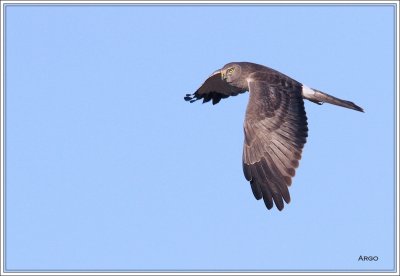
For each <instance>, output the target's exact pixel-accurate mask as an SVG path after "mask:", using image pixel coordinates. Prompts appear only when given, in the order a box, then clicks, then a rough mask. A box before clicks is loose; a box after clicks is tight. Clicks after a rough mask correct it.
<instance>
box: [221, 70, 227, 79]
mask: <svg viewBox="0 0 400 276" xmlns="http://www.w3.org/2000/svg"><path fill="white" fill-rule="evenodd" d="M220 73H221V79H222V80H225V79H226V75H225V72H224V71H222V70H220Z"/></svg>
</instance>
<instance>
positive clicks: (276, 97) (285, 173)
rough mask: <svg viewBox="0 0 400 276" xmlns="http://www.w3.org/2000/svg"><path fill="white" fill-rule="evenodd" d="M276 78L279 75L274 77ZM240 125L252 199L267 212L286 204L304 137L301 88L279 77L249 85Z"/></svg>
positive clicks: (304, 116) (244, 161)
mask: <svg viewBox="0 0 400 276" xmlns="http://www.w3.org/2000/svg"><path fill="white" fill-rule="evenodd" d="M276 76H279V75H276ZM249 91H250V99H249V103H248V106H247V111H246V119H245V122H244V134H245V141H244V148H243V171H244V175H245V177H246V179H247V180H248V181H250V184H251V188H252V191H253V194H254V196H255V198H256V199H261V198H263V199H264V203H265V205H266V206H267V208H268V209H271V208H272V207H273V206H274V204H273V202H275V205H276V207H277V208H278V209H279V210H282V209H283V207H284V202H283V200H284V201H285V202H286V203H289V202H290V194H289V190H288V186H290V184H291V178H292V177H293V176H294V175H295V169H296V168H297V167H298V165H299V160H300V159H301V153H302V149H303V146H304V144H305V143H306V137H307V132H308V128H307V117H306V113H305V110H304V103H303V99H302V95H301V85H299V84H298V83H295V82H290V81H288V78H286V77H285V78H283V79H279V77H278V78H277V79H276V80H274V81H271V80H269V81H268V83H267V82H265V81H251V82H249Z"/></svg>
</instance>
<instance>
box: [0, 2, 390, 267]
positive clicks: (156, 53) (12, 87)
mask: <svg viewBox="0 0 400 276" xmlns="http://www.w3.org/2000/svg"><path fill="white" fill-rule="evenodd" d="M5 11H6V13H5V16H6V17H5V23H6V25H5V30H6V36H5V46H6V67H5V69H6V75H5V76H6V84H5V99H6V120H5V123H6V133H5V142H6V159H5V160H6V167H5V168H6V170H5V172H6V183H5V191H6V213H5V214H6V217H5V218H6V220H5V231H6V232H5V234H6V235H5V241H6V263H5V267H6V269H7V270H10V271H13V270H267V271H270V270H329V271H330V270H362V271H366V270H368V271H370V270H392V269H394V243H395V241H394V202H395V201H394V200H395V194H394V184H395V183H394V99H395V95H394V81H395V79H394V58H395V57H394V40H393V39H394V21H393V20H394V7H392V6H376V5H375V6H374V5H370V6H355V5H353V6H312V5H308V6H301V5H293V6H284V5H278V6H271V5H265V6H261V5H258V6H243V5H242V6H240V5H239V6H224V5H220V6H200V5H198V6H188V5H186V6H150V5H148V6H135V5H124V6H118V5H111V6H110V5H109V6H107V5H105V6H100V5H98V6H94V5H87V6H69V5H59V6H49V5H40V6H39V5H36V6H35V5H25V6H24V5H7V6H6V10H5ZM231 61H251V62H255V63H260V64H264V65H267V66H269V67H272V68H274V69H277V70H279V71H281V72H283V73H285V74H287V75H289V76H291V77H293V78H294V79H296V80H298V81H300V82H302V83H305V84H306V85H308V86H310V87H314V88H317V89H319V90H322V91H325V92H327V93H330V94H332V95H335V96H337V97H341V98H344V99H347V100H351V101H354V102H355V103H357V104H358V105H360V106H362V107H363V108H364V109H365V111H366V112H365V114H363V113H360V112H356V111H353V110H348V109H344V108H341V107H337V106H331V105H328V104H325V105H322V106H318V105H316V104H313V103H311V102H306V103H305V107H306V111H307V116H308V118H309V120H308V123H309V129H310V130H309V138H308V141H307V144H306V145H305V148H304V151H303V158H302V160H301V162H300V167H299V168H298V170H297V172H296V176H295V178H294V179H293V184H292V187H291V188H290V193H291V197H292V202H291V203H290V204H289V205H286V206H285V209H284V210H283V211H282V212H279V211H278V210H277V209H275V208H274V209H273V210H270V211H268V210H267V209H266V208H265V206H264V203H263V202H262V201H256V200H255V199H254V197H253V194H252V192H251V189H250V185H249V183H248V182H247V181H246V180H245V178H244V176H243V172H242V164H241V158H242V146H243V119H244V113H245V108H246V104H247V100H248V93H246V94H244V95H239V96H237V97H231V98H229V99H227V100H223V101H221V102H220V103H219V104H218V105H215V106H212V105H211V104H204V105H203V104H200V103H199V102H196V103H195V104H189V103H187V102H185V101H184V100H183V96H184V95H185V94H186V93H192V92H194V91H195V90H196V89H197V88H198V87H199V86H200V85H201V84H202V82H203V81H204V80H205V79H206V78H207V77H208V76H209V75H210V74H211V73H212V72H213V71H214V70H216V69H219V68H221V67H222V66H223V65H224V64H226V63H228V62H231ZM360 255H363V256H364V255H366V256H378V257H379V261H375V262H362V261H358V258H359V256H360Z"/></svg>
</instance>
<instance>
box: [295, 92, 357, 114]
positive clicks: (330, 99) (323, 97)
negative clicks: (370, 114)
mask: <svg viewBox="0 0 400 276" xmlns="http://www.w3.org/2000/svg"><path fill="white" fill-rule="evenodd" d="M303 97H304V98H306V99H307V100H310V101H312V102H314V103H316V104H323V103H330V104H334V105H338V106H343V107H346V108H350V109H354V110H357V111H360V112H364V109H362V108H361V107H359V106H358V105H356V104H355V103H353V102H350V101H346V100H342V99H339V98H336V97H334V96H331V95H328V94H326V93H324V92H321V91H319V90H317V89H314V88H308V87H305V86H303Z"/></svg>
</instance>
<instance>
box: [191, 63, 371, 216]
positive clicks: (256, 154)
mask: <svg viewBox="0 0 400 276" xmlns="http://www.w3.org/2000/svg"><path fill="white" fill-rule="evenodd" d="M246 91H249V92H250V97H249V103H248V105H247V109H246V115H245V121H244V134H245V139H244V148H243V172H244V175H245V177H246V179H247V180H248V181H250V184H251V188H252V191H253V194H254V196H255V198H256V199H261V198H263V199H264V203H265V205H266V206H267V208H268V209H271V208H272V207H273V203H274V202H275V205H276V206H277V208H278V209H279V210H282V209H283V207H284V201H285V202H286V203H289V202H290V194H289V190H288V186H290V185H291V179H292V177H293V176H294V175H295V169H296V168H297V167H298V165H299V160H300V159H301V154H302V149H303V147H304V144H305V143H306V138H307V135H308V128H307V117H306V112H305V110H304V102H303V98H304V99H308V100H310V101H312V102H314V103H317V104H322V103H323V102H327V103H331V104H335V105H339V106H343V107H346V108H350V109H354V110H357V111H362V112H363V109H362V108H361V107H359V106H357V105H355V104H354V103H352V102H349V101H345V100H341V99H338V98H335V97H333V96H330V95H328V94H326V93H323V92H321V91H319V90H316V89H312V88H309V87H307V86H305V85H302V84H301V83H300V82H298V81H296V80H294V79H292V78H290V77H288V76H286V75H284V74H282V73H280V72H278V71H276V70H273V69H271V68H268V67H266V66H263V65H259V64H255V63H250V62H232V63H228V64H226V65H225V66H224V67H223V68H222V69H220V70H217V71H215V72H214V73H213V74H212V75H211V76H210V77H209V78H208V79H207V80H206V81H205V82H204V83H203V85H202V86H201V87H200V88H199V89H198V90H197V91H196V92H195V93H193V94H187V95H186V97H185V100H186V101H190V102H194V101H197V100H200V99H203V103H205V102H208V101H212V103H213V104H217V103H218V102H219V101H220V100H221V99H223V98H227V97H229V96H236V95H238V94H240V93H244V92H246Z"/></svg>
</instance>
